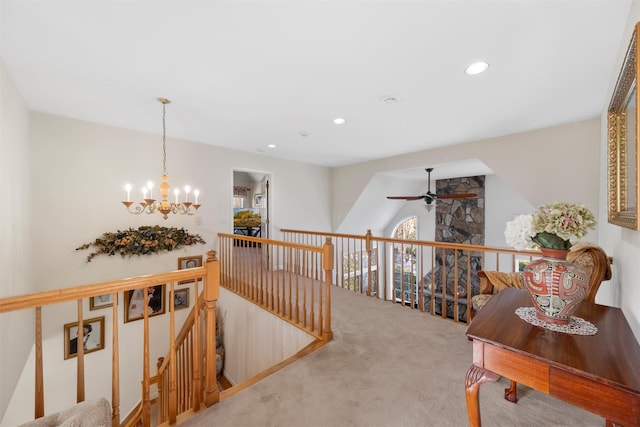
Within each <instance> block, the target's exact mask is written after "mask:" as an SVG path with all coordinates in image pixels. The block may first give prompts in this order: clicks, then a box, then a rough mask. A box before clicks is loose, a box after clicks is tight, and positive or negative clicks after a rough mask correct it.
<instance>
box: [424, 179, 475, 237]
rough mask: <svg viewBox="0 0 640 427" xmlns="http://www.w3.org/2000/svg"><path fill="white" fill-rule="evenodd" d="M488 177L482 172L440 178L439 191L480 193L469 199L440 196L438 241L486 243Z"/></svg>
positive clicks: (437, 182)
mask: <svg viewBox="0 0 640 427" xmlns="http://www.w3.org/2000/svg"><path fill="white" fill-rule="evenodd" d="M484 179H485V177H484V175H482V176H471V177H467V178H452V179H439V180H437V181H436V194H455V193H458V194H459V193H475V194H477V197H475V198H469V199H438V201H437V202H436V237H435V240H436V242H448V243H466V244H469V245H484Z"/></svg>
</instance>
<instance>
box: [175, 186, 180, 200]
mask: <svg viewBox="0 0 640 427" xmlns="http://www.w3.org/2000/svg"><path fill="white" fill-rule="evenodd" d="M173 194H175V195H176V203H178V195H179V194H180V190H179V189H177V188H176V189H175V190H173Z"/></svg>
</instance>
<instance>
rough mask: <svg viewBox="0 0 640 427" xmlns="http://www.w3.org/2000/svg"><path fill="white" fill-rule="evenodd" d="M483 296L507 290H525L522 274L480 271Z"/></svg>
mask: <svg viewBox="0 0 640 427" xmlns="http://www.w3.org/2000/svg"><path fill="white" fill-rule="evenodd" d="M478 277H479V278H480V293H481V294H497V293H498V292H499V291H501V290H502V289H505V288H518V289H522V288H523V281H522V273H505V272H502V271H485V270H480V271H478Z"/></svg>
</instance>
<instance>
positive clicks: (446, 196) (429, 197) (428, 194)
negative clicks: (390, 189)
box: [387, 168, 476, 205]
mask: <svg viewBox="0 0 640 427" xmlns="http://www.w3.org/2000/svg"><path fill="white" fill-rule="evenodd" d="M425 170H426V171H427V192H426V193H424V194H421V195H419V196H387V199H391V200H421V199H424V201H425V202H427V205H431V203H433V202H434V201H435V200H436V199H467V198H470V197H476V194H475V193H454V194H436V193H433V192H431V171H432V170H433V168H426V169H425Z"/></svg>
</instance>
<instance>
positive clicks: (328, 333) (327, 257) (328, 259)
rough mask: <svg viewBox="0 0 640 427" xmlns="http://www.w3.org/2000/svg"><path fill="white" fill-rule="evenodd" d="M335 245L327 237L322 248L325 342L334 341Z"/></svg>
mask: <svg viewBox="0 0 640 427" xmlns="http://www.w3.org/2000/svg"><path fill="white" fill-rule="evenodd" d="M333 257H334V251H333V243H331V238H330V237H327V238H326V241H325V243H324V245H323V246H322V268H323V270H324V280H325V282H324V283H325V285H324V286H325V300H326V304H325V305H324V309H325V313H324V328H323V329H322V338H323V339H324V340H325V341H331V340H332V339H333V331H332V330H331V285H332V283H331V279H332V277H333Z"/></svg>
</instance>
